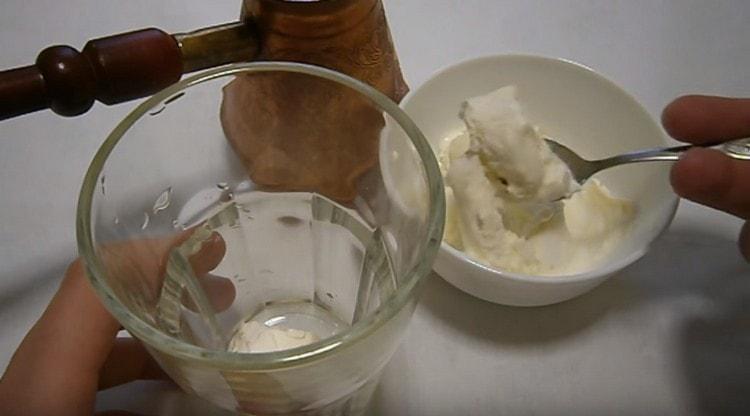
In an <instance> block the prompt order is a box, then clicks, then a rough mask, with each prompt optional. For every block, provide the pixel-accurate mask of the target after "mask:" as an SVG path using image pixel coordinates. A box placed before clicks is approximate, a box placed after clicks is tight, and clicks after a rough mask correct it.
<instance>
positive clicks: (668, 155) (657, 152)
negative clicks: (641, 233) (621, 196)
mask: <svg viewBox="0 0 750 416" xmlns="http://www.w3.org/2000/svg"><path fill="white" fill-rule="evenodd" d="M544 140H545V141H546V142H547V145H549V148H550V150H552V152H554V153H555V154H556V155H557V157H559V158H560V159H561V160H562V161H563V162H565V164H566V165H568V167H569V168H570V171H571V172H572V173H573V177H574V178H575V180H576V181H577V182H578V183H580V184H583V183H584V182H586V180H587V179H589V178H590V177H592V176H593V175H594V174H596V173H597V172H599V171H602V170H604V169H609V168H611V167H613V166H619V165H625V164H628V163H638V162H657V161H676V160H679V159H680V156H681V155H682V154H683V153H685V152H686V151H687V150H689V149H692V148H693V147H714V146H720V147H718V148H717V150H720V151H722V152H724V153H725V154H726V155H727V156H730V157H732V158H734V159H741V160H748V161H750V138H746V139H739V140H734V141H731V142H726V143H723V144H722V143H717V144H709V145H706V146H689V145H688V146H676V147H662V148H657V149H647V150H636V151H633V152H628V153H623V154H621V155H617V156H612V157H608V158H605V159H599V160H586V159H584V158H582V157H580V156H578V153H576V152H574V151H573V150H571V149H570V148H569V147H567V146H565V145H563V144H560V143H558V142H556V141H554V140H552V139H549V138H545V139H544Z"/></svg>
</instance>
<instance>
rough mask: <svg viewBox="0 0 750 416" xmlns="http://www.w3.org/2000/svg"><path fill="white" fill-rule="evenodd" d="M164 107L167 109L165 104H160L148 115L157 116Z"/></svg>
mask: <svg viewBox="0 0 750 416" xmlns="http://www.w3.org/2000/svg"><path fill="white" fill-rule="evenodd" d="M166 109H167V106H166V105H164V104H162V105H161V107H159V108H157V109H156V110H154V111H152V112H150V113H148V115H150V116H158V115H159V114H161V113H162V112H163V111H164V110H166Z"/></svg>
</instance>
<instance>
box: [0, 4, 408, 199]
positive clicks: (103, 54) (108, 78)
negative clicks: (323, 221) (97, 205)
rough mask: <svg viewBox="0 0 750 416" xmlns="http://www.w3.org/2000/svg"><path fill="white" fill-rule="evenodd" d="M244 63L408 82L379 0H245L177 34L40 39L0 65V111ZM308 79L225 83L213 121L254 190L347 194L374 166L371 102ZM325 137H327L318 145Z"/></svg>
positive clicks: (109, 99)
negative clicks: (70, 42)
mask: <svg viewBox="0 0 750 416" xmlns="http://www.w3.org/2000/svg"><path fill="white" fill-rule="evenodd" d="M252 60H277V61H295V62H303V63H309V64H314V65H319V66H323V67H327V68H329V69H333V70H336V71H339V72H342V73H344V74H347V75H349V76H352V77H354V78H357V79H359V80H361V81H364V82H366V83H368V84H370V85H372V86H374V87H375V88H377V89H378V90H380V91H381V92H383V93H384V94H386V95H387V96H389V97H390V98H391V99H393V100H395V101H399V100H400V99H401V98H402V97H403V95H404V94H405V93H406V91H407V89H408V88H407V86H406V83H405V82H404V80H403V77H402V74H401V70H400V68H399V63H398V58H397V56H396V53H395V51H394V47H393V42H392V40H391V37H390V32H389V29H388V24H387V22H386V18H385V13H384V10H383V5H382V1H381V0H318V1H305V2H300V1H284V0H244V2H243V7H242V18H241V19H240V21H238V22H234V23H228V24H224V25H219V26H214V27H210V28H205V29H200V30H197V31H193V32H190V33H179V34H174V35H170V34H167V33H165V32H163V31H161V30H159V29H145V30H139V31H135V32H129V33H125V34H120V35H114V36H110V37H105V38H101V39H96V40H92V41H89V42H88V43H87V44H86V45H85V46H84V48H83V50H82V51H81V52H78V51H77V50H75V49H74V48H72V47H70V46H53V47H50V48H47V49H45V50H43V51H42V52H41V53H40V54H39V56H38V57H37V60H36V63H35V64H34V65H31V66H27V67H23V68H17V69H12V70H8V71H2V72H0V120H3V119H8V118H12V117H16V116H19V115H22V114H26V113H31V112H34V111H38V110H43V109H47V108H51V109H52V110H53V111H55V112H56V113H58V114H61V115H64V116H75V115H79V114H83V113H85V112H86V111H88V110H89V109H90V108H91V107H92V105H93V104H94V101H97V100H98V101H100V102H102V103H104V104H108V105H111V104H116V103H121V102H125V101H129V100H133V99H136V98H141V97H146V96H149V95H152V94H154V93H156V92H158V91H160V90H161V89H163V88H165V87H167V86H169V85H171V84H173V83H175V82H177V81H178V80H179V79H180V78H181V76H182V74H185V73H189V72H193V71H198V70H201V69H206V68H210V67H214V66H219V65H222V64H227V63H232V62H242V61H252ZM316 82H323V81H313V80H310V79H309V77H307V78H304V77H303V76H301V75H297V74H291V73H289V74H277V75H271V76H267V77H257V76H256V77H251V76H244V77H243V76H240V77H237V79H235V80H234V81H232V82H231V83H230V84H229V85H228V86H227V87H226V88H225V94H224V100H223V103H222V112H221V113H222V114H221V117H222V124H223V126H224V130H225V133H226V136H227V138H228V139H229V141H230V143H231V144H232V146H233V148H234V149H235V151H236V153H237V154H238V156H239V157H240V158H241V159H242V161H243V163H244V164H245V166H246V168H247V170H248V173H249V174H250V176H251V177H252V179H253V181H254V182H255V183H256V184H258V185H259V186H260V187H262V188H267V189H270V190H294V191H314V192H320V193H322V194H324V195H326V196H329V197H331V198H333V199H336V200H339V201H343V202H346V201H349V200H351V198H353V196H354V194H355V193H356V192H355V187H356V186H358V185H357V184H358V182H361V180H362V177H363V176H364V175H365V173H366V172H367V171H368V170H370V169H369V168H370V167H372V166H373V165H374V164H375V163H377V160H378V159H377V143H378V135H379V133H380V130H381V128H382V126H383V123H384V121H383V117H382V114H381V113H380V112H379V111H377V110H376V109H375V107H374V106H373V105H372V104H371V103H365V102H362V99H361V98H359V97H356V96H355V94H354V93H353V92H350V91H345V89H344V88H343V87H342V88H339V90H335V91H334V92H333V94H334V95H338V97H333V98H335V99H332V97H331V93H330V89H331V86H330V85H326V86H325V87H326V88H328V90H329V91H328V93H327V94H316V90H318V91H322V89H323V88H324V87H323V86H322V85H316ZM302 84H304V86H303V85H302ZM261 109H262V110H265V111H258V110H261ZM269 109H270V110H269ZM261 115H262V116H261ZM264 117H265V118H264ZM268 117H278V118H281V117H283V118H284V120H285V123H281V124H283V125H279V124H280V123H269V120H268V119H267V118H268ZM333 117H335V118H336V120H337V121H339V122H340V120H342V119H343V120H347V121H348V122H347V124H346V127H345V128H343V129H341V128H339V129H338V130H336V131H331V129H329V128H328V129H327V128H326V125H333V124H335V123H332V122H331V121H333V120H331V118H333ZM339 124H340V123H339ZM323 140H325V141H326V143H327V146H320V145H319V143H321V141H323ZM322 148H326V149H327V150H322ZM325 152H328V153H330V154H324V153H325ZM321 161H326V162H325V163H321Z"/></svg>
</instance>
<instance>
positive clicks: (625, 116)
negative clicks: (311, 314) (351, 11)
mask: <svg viewBox="0 0 750 416" xmlns="http://www.w3.org/2000/svg"><path fill="white" fill-rule="evenodd" d="M402 105H403V107H404V109H405V110H406V112H407V113H408V114H409V115H410V116H411V117H412V118H413V119H414V121H415V122H416V124H417V125H418V126H419V127H420V128H421V129H422V131H423V132H424V133H425V136H426V137H427V139H428V141H429V142H430V145H431V146H432V149H433V151H434V152H435V154H436V156H437V157H438V160H439V162H440V168H441V173H442V174H443V179H444V184H445V190H446V206H447V215H446V223H445V234H444V238H443V243H442V247H441V250H440V253H439V255H438V258H437V260H436V263H435V270H436V272H437V273H438V274H439V275H441V276H442V277H443V278H444V279H445V280H447V281H448V282H450V283H451V284H453V285H454V286H456V287H458V288H459V289H461V290H463V291H465V292H467V293H469V294H472V295H474V296H477V297H479V298H482V299H485V300H488V301H491V302H496V303H501V304H506V305H515V306H539V305H547V304H552V303H556V302H561V301H564V300H567V299H570V298H573V297H575V296H578V295H580V294H583V293H585V292H587V291H589V290H590V289H592V288H594V287H596V286H597V285H598V284H600V283H601V282H603V281H604V280H606V279H607V278H608V277H610V276H612V275H614V274H616V273H617V272H618V271H620V270H622V269H623V268H625V267H627V266H628V265H630V264H632V263H633V262H635V261H636V260H638V259H639V258H640V257H642V256H643V255H644V254H645V253H646V252H647V250H648V247H649V245H650V244H651V242H652V241H654V239H656V238H657V237H658V236H659V235H660V234H661V232H662V231H663V230H664V229H665V228H666V227H667V226H668V225H669V223H670V221H671V219H672V217H673V215H674V212H675V209H676V206H677V197H676V196H675V195H674V194H673V193H672V191H671V188H670V186H669V181H668V173H669V167H670V164H669V163H664V162H660V163H648V164H641V165H638V166H632V165H631V166H623V167H619V168H614V169H610V170H608V171H605V172H601V173H599V174H597V175H595V176H594V177H593V178H591V179H589V180H587V181H586V182H585V183H583V184H581V183H578V182H576V180H575V179H574V176H573V175H572V174H571V171H570V169H569V168H568V166H567V165H566V164H565V163H564V162H563V161H562V160H561V159H560V158H558V157H557V156H556V155H555V153H554V152H552V151H551V150H550V148H549V146H548V145H547V143H546V142H545V140H544V139H545V138H546V137H551V138H554V140H556V141H558V142H560V143H562V144H564V145H567V146H569V147H571V148H572V149H576V151H577V152H579V153H580V154H581V155H582V156H586V157H588V158H593V159H596V158H601V157H605V156H610V155H614V154H618V153H622V152H625V151H628V150H634V149H639V148H649V147H658V146H664V145H666V144H667V138H666V137H665V135H664V134H663V132H662V130H661V128H660V127H659V125H658V124H657V123H656V122H655V121H654V120H653V118H652V117H651V116H650V115H649V114H648V113H647V112H646V111H645V110H644V109H643V108H642V107H641V106H640V105H639V104H638V103H637V101H636V100H635V99H634V98H632V97H631V96H630V95H628V94H627V93H626V92H624V91H623V90H622V89H620V88H619V87H617V86H616V85H615V84H613V83H612V82H611V81H608V80H607V79H605V78H604V77H602V76H601V75H598V74H597V73H595V72H594V71H592V70H591V69H588V68H586V67H584V66H582V65H579V64H575V63H571V62H568V61H563V60H558V59H551V58H543V57H533V56H519V55H505V56H491V57H484V58H478V59H474V60H470V61H467V62H464V63H461V64H458V65H455V66H451V67H449V68H447V69H444V70H442V71H440V72H439V73H437V74H436V75H435V76H433V77H432V78H430V79H429V80H428V81H427V82H426V83H424V84H423V85H422V86H421V87H419V88H417V89H416V90H414V91H413V92H412V93H411V94H409V95H408V96H407V97H406V98H405V100H404V102H403V104H402Z"/></svg>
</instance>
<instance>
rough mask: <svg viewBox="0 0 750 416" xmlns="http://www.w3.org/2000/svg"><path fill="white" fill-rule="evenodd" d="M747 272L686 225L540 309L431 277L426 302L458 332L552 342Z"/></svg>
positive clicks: (717, 242)
mask: <svg viewBox="0 0 750 416" xmlns="http://www.w3.org/2000/svg"><path fill="white" fill-rule="evenodd" d="M707 259H710V261H709V260H707ZM677 265H679V267H677ZM743 270H744V271H746V273H745V274H744V275H747V276H748V279H747V280H745V279H743V280H744V281H746V283H748V284H750V268H748V266H747V265H746V264H745V263H744V262H743V261H742V260H741V258H740V257H739V255H738V251H737V247H736V243H735V242H734V241H729V240H727V239H726V238H722V237H721V236H713V235H709V234H706V233H705V232H703V231H702V230H698V229H681V230H678V231H671V232H669V233H668V234H666V235H665V236H664V237H663V238H661V239H660V240H658V241H657V242H656V243H654V245H653V247H652V248H651V250H650V251H649V253H648V254H647V255H646V256H644V258H643V259H641V260H640V261H639V262H637V263H636V264H634V265H633V266H631V267H629V268H627V269H626V270H624V271H622V272H620V273H619V274H618V275H616V276H614V277H613V278H611V279H609V280H608V281H606V282H604V283H603V284H602V285H600V286H599V287H597V288H595V289H594V290H592V291H591V292H589V293H586V294H584V295H582V296H580V297H578V298H575V299H572V300H569V301H566V302H563V303H559V304H555V305H550V306H544V307H535V308H521V307H509V306H502V305H496V304H493V303H490V302H486V301H482V300H480V299H477V298H474V297H472V296H470V295H468V294H465V293H463V292H461V291H460V290H458V289H456V288H454V287H453V286H451V285H450V284H449V283H447V282H445V281H444V280H443V279H441V278H440V277H438V276H437V275H433V276H432V278H431V279H430V281H429V282H428V283H427V284H426V287H425V290H424V293H423V295H422V300H421V305H422V307H424V308H425V309H426V310H427V311H429V312H430V313H431V314H433V315H434V316H436V317H438V318H440V319H441V320H443V321H444V322H446V323H447V324H449V325H451V326H452V327H454V328H455V329H456V330H458V331H460V332H463V333H465V334H467V335H468V336H472V337H475V338H479V339H484V340H486V341H488V342H493V343H505V344H534V343H544V342H554V341H556V340H559V339H563V338H565V337H569V336H573V335H575V334H576V333H579V332H581V331H584V330H585V329H586V328H588V327H590V326H591V325H592V324H594V323H595V322H597V321H598V320H600V319H602V318H603V317H604V316H606V315H607V314H610V313H613V312H616V311H622V310H626V309H629V308H633V307H635V306H637V305H638V304H639V303H641V302H650V301H654V300H656V299H657V298H664V297H672V296H685V295H688V294H689V295H691V296H692V295H695V296H699V297H701V296H706V295H707V294H709V293H710V292H711V291H713V290H715V289H716V287H717V286H726V285H727V284H728V283H730V281H731V280H733V279H734V280H737V279H736V276H739V275H740V274H742V273H743ZM744 275H743V276H744ZM722 276H727V277H726V278H722ZM731 276H735V277H731ZM748 325H750V323H748ZM748 362H750V355H748ZM748 380H750V379H748ZM748 385H750V381H749V382H748Z"/></svg>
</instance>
